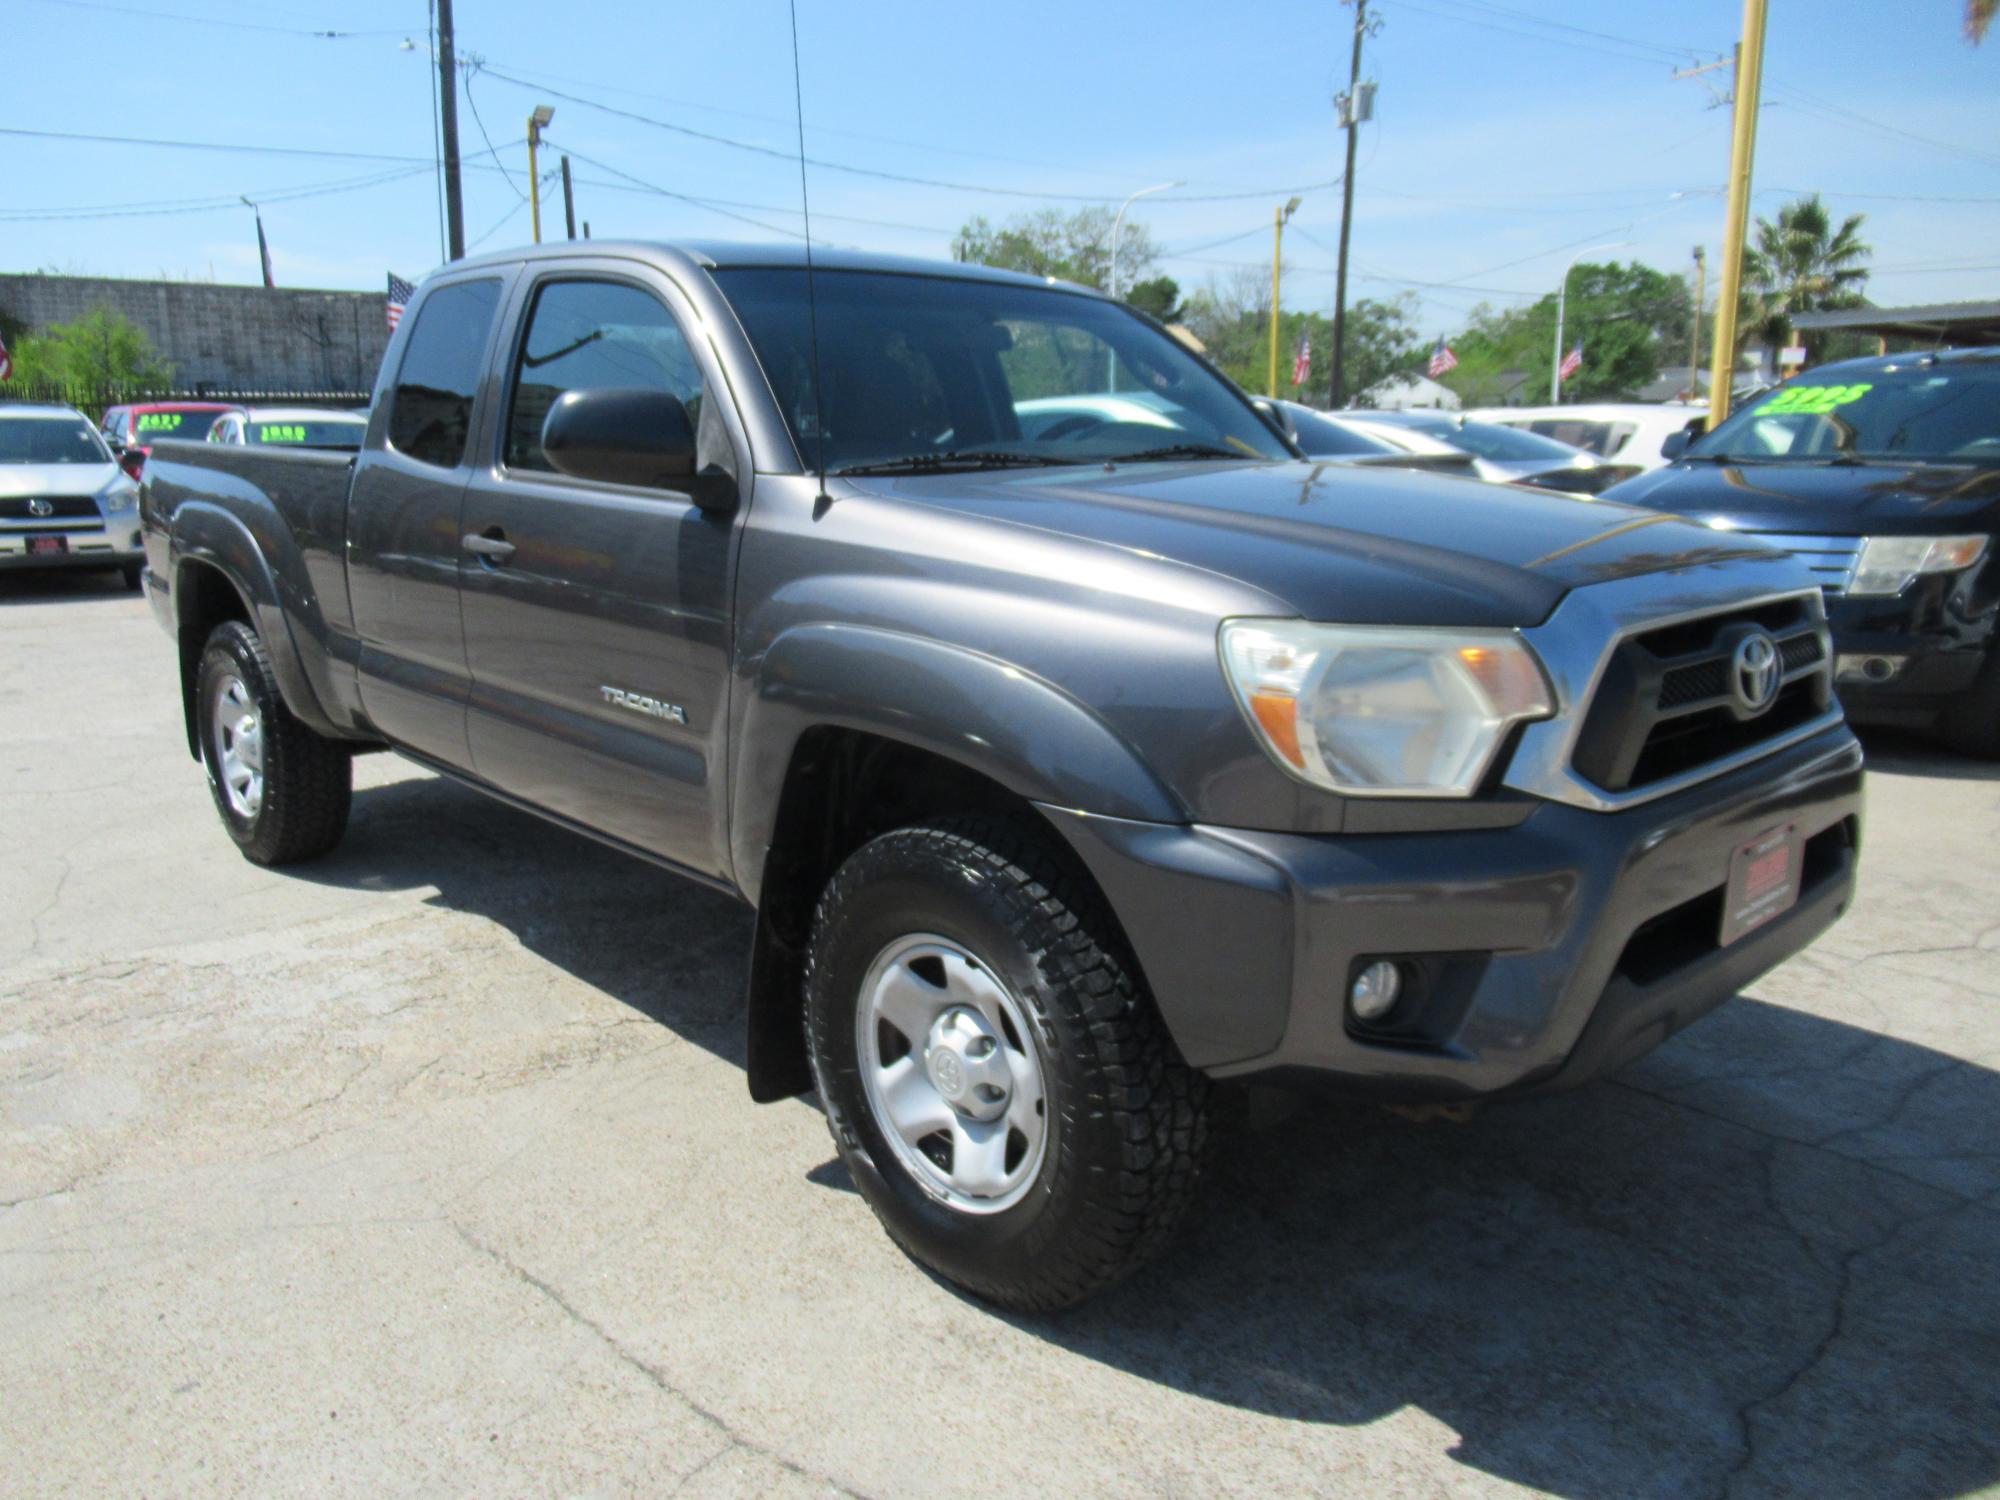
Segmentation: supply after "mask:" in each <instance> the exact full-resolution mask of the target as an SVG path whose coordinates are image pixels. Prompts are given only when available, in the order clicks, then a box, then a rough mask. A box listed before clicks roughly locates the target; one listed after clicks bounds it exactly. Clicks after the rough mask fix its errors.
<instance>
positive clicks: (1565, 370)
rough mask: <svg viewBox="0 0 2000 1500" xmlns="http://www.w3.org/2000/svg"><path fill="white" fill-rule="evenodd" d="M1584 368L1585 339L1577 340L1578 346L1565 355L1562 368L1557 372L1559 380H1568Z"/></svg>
mask: <svg viewBox="0 0 2000 1500" xmlns="http://www.w3.org/2000/svg"><path fill="white" fill-rule="evenodd" d="M1582 368H1583V340H1582V339H1578V340H1577V341H1576V347H1575V348H1574V349H1572V350H1570V351H1569V353H1567V354H1565V355H1564V356H1563V362H1562V368H1561V369H1559V370H1558V371H1557V372H1556V379H1557V380H1558V381H1563V380H1567V379H1569V378H1570V376H1572V375H1574V374H1575V373H1576V372H1577V371H1578V370H1581V369H1582Z"/></svg>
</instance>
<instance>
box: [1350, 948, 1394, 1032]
mask: <svg viewBox="0 0 2000 1500" xmlns="http://www.w3.org/2000/svg"><path fill="white" fill-rule="evenodd" d="M1402 993H1403V971H1402V970H1401V969H1398V968H1397V967H1396V966H1395V965H1394V964H1392V963H1390V962H1389V961H1388V960H1387V959H1377V960H1376V961H1375V962H1374V963H1372V964H1370V965H1369V966H1368V967H1367V968H1365V969H1363V970H1362V971H1361V972H1360V973H1359V974H1357V975H1355V976H1354V984H1353V986H1352V987H1351V988H1350V989H1349V990H1348V992H1347V1004H1348V1007H1349V1009H1351V1010H1352V1011H1353V1012H1354V1019H1355V1020H1357V1021H1379V1020H1381V1019H1382V1018H1383V1017H1384V1016H1386V1015H1388V1014H1389V1012H1390V1011H1391V1010H1393V1009H1394V1008H1395V1005H1396V1001H1397V999H1398V997H1400V996H1401V995H1402Z"/></svg>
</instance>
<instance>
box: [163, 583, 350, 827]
mask: <svg viewBox="0 0 2000 1500" xmlns="http://www.w3.org/2000/svg"><path fill="white" fill-rule="evenodd" d="M195 711H196V713H197V714H198V715H199V718H198V720H197V723H198V724H199V726H200V738H201V756H202V762H203V764H204V765H206V766H207V768H208V785H209V790H210V791H211V792H212V793H213V794H214V796H215V808H216V811H217V812H219V813H220V814H221V815H222V825H223V827H224V828H226V829H228V830H229V836H230V838H232V839H234V840H235V841H236V847H237V848H238V849H241V850H242V851H243V856H244V858H246V859H248V860H250V861H251V862H252V863H254V864H260V865H284V864H291V863H294V862H295V861H298V860H305V859H312V858H314V857H316V856H318V855H321V854H324V853H326V852H327V851H328V850H329V849H331V848H333V846H334V845H335V844H338V843H339V842H340V836H341V835H342V834H343V833H345V832H346V831H347V813H348V807H349V805H350V803H351V801H352V797H353V790H352V789H353V782H354V764H353V760H352V758H351V757H350V755H349V753H348V750H347V747H346V746H345V745H343V744H341V743H340V742H338V741H336V740H329V739H327V738H325V737H324V736H322V735H318V734H315V733H313V731H312V730H310V729H308V728H306V726H305V725H304V724H301V723H300V722H299V721H298V720H297V719H296V718H294V717H293V716H292V711H291V710H290V709H289V708H287V707H286V706H285V700H284V698H283V697H282V696H281V695H280V694H279V692H278V683H277V678H276V676H275V675H274V674H273V673H272V671H271V659H270V657H269V656H268V655H267V654H266V653H265V651H264V643H263V642H262V641H260V640H258V639H257V636H256V633H255V632H254V631H252V630H251V629H250V627H249V626H247V625H244V624H241V623H239V622H238V621H235V620H230V621H227V622H225V623H223V624H221V625H218V626H216V627H215V629H214V631H213V632H212V633H211V634H210V635H209V637H208V643H207V644H206V645H205V646H204V647H203V648H202V653H201V666H200V669H199V675H198V676H197V678H196V681H195Z"/></svg>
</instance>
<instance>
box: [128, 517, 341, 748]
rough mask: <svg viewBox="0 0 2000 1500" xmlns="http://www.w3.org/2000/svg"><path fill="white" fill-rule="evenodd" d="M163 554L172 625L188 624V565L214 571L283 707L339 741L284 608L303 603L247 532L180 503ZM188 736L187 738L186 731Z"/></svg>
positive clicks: (236, 519) (227, 519) (234, 521)
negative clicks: (225, 583)
mask: <svg viewBox="0 0 2000 1500" xmlns="http://www.w3.org/2000/svg"><path fill="white" fill-rule="evenodd" d="M167 556H168V566H169V567H170V569H171V570H172V577H173V580H174V610H175V624H176V626H177V627H185V626H186V625H187V623H188V621H187V617H186V610H187V607H188V603H187V601H188V599H189V597H190V594H191V592H192V591H191V590H188V589H186V588H184V587H182V584H183V582H184V581H185V579H186V576H187V570H188V569H189V568H190V567H193V566H206V567H211V568H214V569H215V570H216V571H217V572H218V573H220V574H221V575H222V576H223V577H224V578H226V579H228V580H229V583H230V586H231V587H232V588H234V589H235V590H236V593H237V596H238V597H239V598H240V599H242V601H243V604H244V607H245V608H246V609H247V610H248V611H249V613H250V621H251V624H252V625H253V626H254V627H255V628H256V631H257V635H258V638H259V639H260V640H262V641H263V643H264V649H265V651H266V652H267V653H269V655H270V658H271V670H272V673H273V674H274V675H275V676H276V677H277V679H278V691H279V692H280V693H281V694H283V696H284V699H285V706H286V707H287V708H289V709H290V710H291V711H292V713H293V715H294V716H296V717H297V718H298V719H299V720H300V721H301V722H302V723H304V724H305V725H306V727H308V728H309V729H312V730H313V731H314V732H316V733H318V734H323V735H326V736H328V737H330V738H338V737H341V736H342V731H341V730H340V729H339V728H338V727H337V726H336V725H335V724H334V723H333V721H332V720H331V719H330V718H328V716H327V713H326V710H325V708H324V707H323V706H322V705H321V702H320V698H319V695H318V693H316V692H315V691H314V689H313V685H312V681H311V678H310V676H309V675H308V674H307V672H306V668H305V663H304V661H303V659H302V658H301V656H300V653H299V647H298V641H297V639H296V638H295V637H294V636H293V634H292V621H291V615H290V608H296V607H300V605H301V604H306V603H308V601H305V600H301V599H299V598H288V596H287V591H286V590H284V589H283V588H282V587H281V586H280V583H279V578H278V575H277V573H276V572H275V571H274V570H273V568H272V566H271V563H270V560H269V558H268V557H267V556H266V554H265V550H264V548H263V547H262V546H260V545H259V542H258V539H257V537H256V536H255V535H254V534H253V533H252V532H251V530H250V528H249V527H248V526H246V525H245V524H244V523H243V521H242V520H241V519H240V518H239V517H237V516H235V515H232V514H231V513H230V512H229V511H227V510H224V509H223V508H222V507H221V506H219V505H215V504H213V503H211V502H208V501H202V500H192V499H190V500H185V501H183V502H182V503H181V504H180V505H179V506H178V507H176V509H175V510H174V514H173V525H172V530H171V531H170V533H169V535H168V545H167ZM288 606H289V607H288ZM308 607H309V605H308ZM189 732H190V734H192V732H193V731H192V729H190V731H189Z"/></svg>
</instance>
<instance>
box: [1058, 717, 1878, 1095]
mask: <svg viewBox="0 0 2000 1500" xmlns="http://www.w3.org/2000/svg"><path fill="white" fill-rule="evenodd" d="M1861 785H1862V769H1861V749H1860V746H1859V744H1858V743H1857V742H1856V741H1855V739H1854V736H1853V735H1852V734H1851V733H1850V732H1849V731H1848V730H1847V729H1846V728H1845V727H1844V726H1843V727H1837V728H1834V729H1830V730H1827V731H1825V732H1824V733H1822V734H1819V735H1816V736H1814V737H1813V738H1811V739H1809V740H1806V741H1803V742H1801V743H1799V744H1796V745H1792V746H1790V747H1788V748H1787V749H1785V750H1783V751H1781V752H1778V753H1776V754H1773V755H1771V756H1769V757H1766V758H1765V759H1762V760H1759V761H1757V762H1755V763H1754V764H1752V765H1749V766H1745V767H1743V768H1741V769H1739V770H1737V771H1735V772H1732V773H1730V774H1727V775H1724V776H1720V777H1717V778H1715V779H1714V780H1711V781H1708V782H1704V783H1702V784H1700V785H1698V786H1695V787H1692V788H1690V789H1688V790H1686V791H1684V792H1681V793H1678V794H1676V795H1673V796H1670V797H1663V798H1660V799H1658V800H1656V801H1652V802H1647V803H1644V804H1642V805H1640V806H1637V807H1633V808H1629V809H1627V810H1625V811H1622V812H1596V811H1590V810H1587V809H1584V808H1579V807H1572V806H1566V805H1564V804H1561V803H1555V802H1545V803H1542V804H1540V805H1538V806H1537V807H1536V808H1535V810H1534V812H1533V813H1532V814H1531V815H1530V816H1529V817H1528V818H1527V819H1526V820H1525V821H1524V822H1522V823H1521V824H1520V825H1519V826H1517V827H1513V828H1507V829H1494V830H1488V831H1479V832H1458V833H1445V834H1375V835H1365V836H1352V835H1349V836H1341V837H1319V836H1309V835H1301V834H1283V833H1264V832H1245V831H1241V830H1233V829H1220V828H1209V827H1201V826H1192V827H1177V826H1166V825H1157V824H1142V823H1132V822H1126V821H1123V820H1118V819H1110V818H1100V817H1094V816H1090V815H1087V814H1082V813H1076V812H1069V811H1064V810H1060V809H1055V808H1044V809H1043V811H1044V812H1045V813H1046V814H1047V815H1048V817H1049V818H1050V820H1051V821H1052V822H1053V823H1054V824H1055V825H1056V826H1057V827H1058V828H1060V829H1061V830H1062V831H1063V833H1064V834H1065V835H1066V836H1067V837H1068V838H1069V840H1070V842H1071V844H1072V845H1073V847H1074V848H1075V849H1076V850H1077V852H1078V854H1079V855H1080V856H1081V857H1082V858H1083V859H1084V861H1085V862H1086V863H1087V864H1088V865H1089V866H1090V869H1091V871H1092V873H1093V874H1094V875H1095V876H1096V878H1097V880H1098V883H1099V884H1100V885H1101V886H1102V888H1103V889H1104V891H1105V894H1106V895H1107V897H1108V898H1109V899H1110V902H1111V905H1112V908H1113V910H1114V911H1116V912H1117V914H1118V916H1119V918H1120V920H1121V921H1122V922H1123V923H1124V927H1125V931H1126V934H1127V936H1128V937H1129V938H1130V939H1131V941H1132V945H1133V947H1134V949H1135V951H1136V955H1137V957H1138V960H1139V964H1140V968H1141V969H1142V971H1143V972H1144V973H1145V975H1146V978H1147V981H1148V984H1149V985H1150V987H1151V989H1152V990H1153V993H1154V996H1155V999H1156V1000H1157V1001H1158V1003H1159V1006H1160V1009H1161V1012H1162V1014H1163V1015H1164V1017H1165V1019H1166V1022H1167V1025H1168V1028H1169V1030H1170V1031H1171V1032H1172V1033H1173V1036H1174V1039H1175V1041H1176V1043H1177V1044H1178V1045H1179V1047H1180V1049H1181V1051H1182V1054H1183V1055H1184V1056H1185V1057H1186V1058H1187V1059H1188V1061H1189V1062H1191V1063H1193V1064H1194V1065H1195V1066H1197V1067H1200V1068H1203V1069H1204V1070H1206V1071H1207V1072H1209V1073H1211V1074H1213V1075H1215V1076H1217V1077H1251V1076H1255V1077H1259V1078H1271V1079H1275V1080H1281V1081H1308V1080H1310V1081H1314V1082H1319V1083H1332V1084H1335V1085H1337V1086H1338V1087H1339V1088H1340V1089H1341V1090H1342V1091H1344V1092H1349V1093H1354V1094H1362V1095H1368V1096H1373V1097H1378V1098H1384V1099H1389V1100H1395V1101H1422V1100H1441V1101H1451V1100H1464V1099H1472V1098H1479V1097H1483V1096H1489V1095H1494V1094H1500V1093H1510V1092H1518V1091H1525V1090H1529V1089H1543V1088H1552V1087H1558V1086H1566V1085H1569V1084H1573V1083H1580V1082H1582V1081H1584V1080H1585V1079H1587V1078H1590V1077H1594V1076H1596V1075H1597V1074H1599V1073H1602V1072H1605V1071H1608V1070H1610V1069H1612V1068H1615V1067H1618V1066H1621V1065H1623V1064H1624V1063H1626V1062H1628V1061H1630V1060H1631V1059H1632V1058H1634V1057H1636V1056H1638V1055H1639V1054H1641V1053H1643V1052H1644V1051H1646V1050H1647V1049H1649V1048H1650V1047H1652V1046H1654V1045H1657V1044H1658V1043H1659V1042H1660V1041H1662V1040H1664V1039H1665V1038H1666V1037H1668V1036H1670V1035H1672V1034H1673V1032H1675V1031H1677V1030H1679V1029H1680V1028H1681V1027H1683V1026H1685V1025H1687V1024H1688V1023H1689V1022H1690V1021H1693V1020H1694V1019H1696V1018H1697V1017H1699V1016H1701V1015H1703V1014H1704V1013H1706V1012H1707V1011H1709V1010H1711V1009H1713V1008H1714V1007H1715V1006H1716V1005H1718V1004H1720V1003H1721V1002H1722V1001H1723V1000H1725V999H1727V998H1728V997H1729V996H1730V995H1732V994H1734V993H1736V991H1737V990H1739V989H1741V988H1742V987H1743V986H1744V985H1746V984H1749V983H1751V982H1752V981H1753V980H1755V979H1756V978H1757V977H1758V976H1759V975H1761V974H1763V973H1765V972H1766V971H1767V970H1769V969H1771V968H1772V967H1774V966H1775V965H1777V964H1779V963H1781V962H1783V961H1784V960H1785V959H1787V958H1789V957H1791V955H1792V954H1794V953H1796V952H1798V951H1799V950H1800V949H1801V948H1803V947H1805V946H1806V945H1807V944H1808V943H1810V942H1811V941H1812V940H1813V939H1814V938H1816V937H1817V936H1818V935H1819V934H1820V933H1821V932H1822V931H1824V930H1825V929H1826V928H1827V927H1828V926H1829V925H1831V923H1832V922H1833V921H1834V920H1835V919H1836V918H1837V917H1839V916H1840V914H1841V913H1842V912H1843V911H1845V910H1846V907H1847V904H1848V902H1849V900H1850V899H1851V896H1852V893H1853V885H1854V870H1855V859H1856V851H1857V848H1858V840H1859V818H1860V810H1861ZM1787 823H1789V824H1793V825H1795V826H1796V827H1797V829H1798V832H1799V835H1800V836H1801V838H1802V839H1803V840H1804V848H1805V856H1804V867H1803V873H1802V882H1801V891H1800V896H1799V900H1798V904H1797V905H1796V906H1794V907H1793V908H1792V909H1791V910H1790V911H1788V912H1787V913H1785V914H1784V915H1783V916H1780V917H1778V918H1775V919H1773V920H1772V921H1770V922H1768V923H1766V924H1765V925H1764V926H1763V927H1760V928H1758V929H1756V930H1755V931H1754V932H1753V933H1751V934H1750V935H1748V936H1746V937H1743V938H1742V939H1740V940H1739V941H1737V942H1735V943H1733V944H1731V945H1730V946H1728V947H1722V946H1720V944H1719V929H1720V921H1721V910H1722V899H1723V890H1724V886H1725V884H1726V882H1727V879H1728V874H1729V866H1730V858H1731V855H1732V854H1733V853H1734V851H1735V850H1736V849H1737V848H1739V847H1740V846H1741V845H1743V844H1744V843H1746V842H1747V841H1749V840H1751V839H1753V838H1754V837H1756V836H1757V835H1758V834H1760V833H1763V832H1765V831H1766V830H1768V829H1771V828H1773V827H1776V826H1778V825H1781V824H1787ZM1374 955H1397V956H1399V957H1400V956H1406V955H1418V956H1421V957H1422V958H1423V961H1424V964H1425V966H1426V967H1427V968H1428V969H1429V970H1430V972H1431V975H1432V978H1433V980H1434V983H1433V985H1432V988H1431V992H1432V999H1431V1002H1430V1006H1429V1008H1428V1009H1427V1010H1426V1017H1425V1028H1424V1029H1425V1032H1426V1034H1425V1036H1424V1037H1423V1039H1422V1040H1419V1041H1414V1042H1387V1041H1383V1040H1380V1039H1371V1038H1368V1037H1366V1036H1364V1035H1360V1034H1357V1032H1356V1030H1355V1029H1353V1028H1352V1027H1351V1025H1350V1022H1349V1020H1348V1017H1347V1013H1346V1006H1345V996H1346V991H1347V986H1348V983H1349V978H1350V976H1351V974H1352V973H1353V972H1354V970H1355V968H1356V965H1357V963H1358V962H1360V961H1362V960H1363V959H1365V958H1366V957H1369V956H1374Z"/></svg>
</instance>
